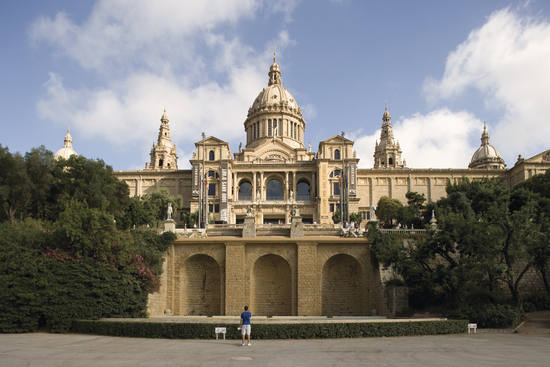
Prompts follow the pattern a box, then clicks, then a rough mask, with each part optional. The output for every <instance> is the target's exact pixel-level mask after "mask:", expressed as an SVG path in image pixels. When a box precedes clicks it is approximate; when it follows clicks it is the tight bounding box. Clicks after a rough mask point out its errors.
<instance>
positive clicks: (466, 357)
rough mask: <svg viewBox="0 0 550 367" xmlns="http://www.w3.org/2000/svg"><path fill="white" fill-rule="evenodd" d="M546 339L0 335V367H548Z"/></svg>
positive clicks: (503, 336)
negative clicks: (247, 340) (246, 341)
mask: <svg viewBox="0 0 550 367" xmlns="http://www.w3.org/2000/svg"><path fill="white" fill-rule="evenodd" d="M549 347H550V335H549V334H529V335H522V334H513V333H509V332H508V333H502V332H498V333H491V332H489V333H488V332H478V333H477V334H469V335H468V334H460V335H444V336H417V337H393V338H355V339H314V340H253V341H252V346H250V347H241V345H240V343H239V342H238V341H235V340H226V341H223V340H219V341H216V340H170V339H141V338H122V337H107V336H94V335H78V334H47V333H29V334H0V366H1V367H4V366H5V367H19V366H40V367H49V366H75V367H91V366H100V367H110V366H117V367H124V366H148V367H160V366H163V367H164V366H237V365H238V366H277V367H280V366H343V365H346V366H366V365H369V366H422V367H426V366H449V367H452V366H500V367H501V366H524V367H527V366H548V365H550V348H549Z"/></svg>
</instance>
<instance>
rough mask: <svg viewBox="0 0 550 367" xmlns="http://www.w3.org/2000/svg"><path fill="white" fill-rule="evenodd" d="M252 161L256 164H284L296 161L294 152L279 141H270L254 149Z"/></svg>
mask: <svg viewBox="0 0 550 367" xmlns="http://www.w3.org/2000/svg"><path fill="white" fill-rule="evenodd" d="M251 155H253V156H254V159H252V161H254V162H258V163H260V162H261V163H285V162H289V161H294V160H296V150H295V149H294V148H292V147H291V146H289V145H287V144H285V143H283V142H281V141H280V140H276V139H275V140H272V141H269V142H267V143H265V144H262V145H260V146H258V147H256V148H255V149H254V152H253V153H252V154H251Z"/></svg>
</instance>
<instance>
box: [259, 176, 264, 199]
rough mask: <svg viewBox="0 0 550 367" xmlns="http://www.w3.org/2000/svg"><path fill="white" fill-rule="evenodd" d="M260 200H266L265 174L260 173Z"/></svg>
mask: <svg viewBox="0 0 550 367" xmlns="http://www.w3.org/2000/svg"><path fill="white" fill-rule="evenodd" d="M260 200H261V201H263V200H265V185H264V172H263V171H261V172H260Z"/></svg>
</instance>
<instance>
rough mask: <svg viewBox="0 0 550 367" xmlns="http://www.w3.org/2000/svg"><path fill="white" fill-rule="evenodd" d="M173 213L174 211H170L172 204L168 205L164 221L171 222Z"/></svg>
mask: <svg viewBox="0 0 550 367" xmlns="http://www.w3.org/2000/svg"><path fill="white" fill-rule="evenodd" d="M173 212H174V209H172V203H168V209H166V220H173V219H172V213H173Z"/></svg>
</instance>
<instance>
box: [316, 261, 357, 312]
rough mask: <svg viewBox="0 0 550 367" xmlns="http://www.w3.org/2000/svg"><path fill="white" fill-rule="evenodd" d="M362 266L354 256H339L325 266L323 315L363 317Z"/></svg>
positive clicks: (322, 287)
mask: <svg viewBox="0 0 550 367" xmlns="http://www.w3.org/2000/svg"><path fill="white" fill-rule="evenodd" d="M362 283H363V282H362V270H361V264H359V262H358V261H357V259H355V258H354V257H353V256H350V255H346V254H338V255H334V256H332V257H330V258H329V259H328V260H327V262H326V263H325V265H324V266H323V272H322V283H321V294H322V315H325V316H361V315H363V314H364V312H363V302H362V299H363V297H362V293H363V292H364V291H365V289H364V288H365V287H364V285H363V284H362Z"/></svg>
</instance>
